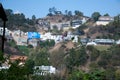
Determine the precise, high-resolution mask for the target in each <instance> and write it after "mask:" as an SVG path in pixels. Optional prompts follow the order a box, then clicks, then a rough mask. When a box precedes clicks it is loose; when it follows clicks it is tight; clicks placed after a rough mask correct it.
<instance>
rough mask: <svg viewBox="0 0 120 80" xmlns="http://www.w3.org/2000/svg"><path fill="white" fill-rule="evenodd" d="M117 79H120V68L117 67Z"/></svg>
mask: <svg viewBox="0 0 120 80" xmlns="http://www.w3.org/2000/svg"><path fill="white" fill-rule="evenodd" d="M115 79H116V80H120V69H117V70H116V71H115Z"/></svg>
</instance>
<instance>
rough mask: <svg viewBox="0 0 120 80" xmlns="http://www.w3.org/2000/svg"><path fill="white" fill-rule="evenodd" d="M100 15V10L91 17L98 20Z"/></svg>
mask: <svg viewBox="0 0 120 80" xmlns="http://www.w3.org/2000/svg"><path fill="white" fill-rule="evenodd" d="M100 16H101V15H100V13H99V12H94V13H93V14H92V16H91V17H92V18H93V20H94V21H97V20H98V18H99V17H100Z"/></svg>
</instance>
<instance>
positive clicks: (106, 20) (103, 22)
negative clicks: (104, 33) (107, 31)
mask: <svg viewBox="0 0 120 80" xmlns="http://www.w3.org/2000/svg"><path fill="white" fill-rule="evenodd" d="M113 20H114V18H113V17H110V16H100V17H99V19H98V21H96V25H107V24H109V23H110V22H111V21H113Z"/></svg>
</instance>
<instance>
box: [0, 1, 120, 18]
mask: <svg viewBox="0 0 120 80" xmlns="http://www.w3.org/2000/svg"><path fill="white" fill-rule="evenodd" d="M0 2H1V3H2V5H3V7H4V8H5V9H12V10H13V12H15V13H17V12H20V13H23V14H24V15H25V16H26V18H28V17H29V18H31V17H32V15H35V16H36V18H43V17H45V16H46V15H47V14H48V13H49V8H52V7H55V8H56V9H57V10H58V11H62V13H65V10H68V11H72V12H73V13H74V11H75V10H79V11H81V12H83V13H84V15H85V16H89V17H90V16H91V14H92V13H93V12H100V14H101V15H104V14H106V13H108V14H109V15H110V16H116V15H118V14H120V0H0Z"/></svg>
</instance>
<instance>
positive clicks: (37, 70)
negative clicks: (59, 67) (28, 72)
mask: <svg viewBox="0 0 120 80" xmlns="http://www.w3.org/2000/svg"><path fill="white" fill-rule="evenodd" d="M55 73H56V68H55V67H53V66H44V65H42V66H35V67H34V75H47V74H55Z"/></svg>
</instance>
